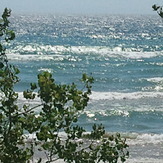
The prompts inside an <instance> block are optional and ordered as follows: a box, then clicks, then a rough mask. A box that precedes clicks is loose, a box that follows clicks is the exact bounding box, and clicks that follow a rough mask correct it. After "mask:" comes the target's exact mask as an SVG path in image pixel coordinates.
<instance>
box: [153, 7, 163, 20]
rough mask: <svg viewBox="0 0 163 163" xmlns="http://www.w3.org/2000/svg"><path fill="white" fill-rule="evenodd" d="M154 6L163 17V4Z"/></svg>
mask: <svg viewBox="0 0 163 163" xmlns="http://www.w3.org/2000/svg"><path fill="white" fill-rule="evenodd" d="M152 8H153V10H154V11H156V12H157V13H158V15H160V17H161V18H163V8H162V6H158V5H153V6H152Z"/></svg>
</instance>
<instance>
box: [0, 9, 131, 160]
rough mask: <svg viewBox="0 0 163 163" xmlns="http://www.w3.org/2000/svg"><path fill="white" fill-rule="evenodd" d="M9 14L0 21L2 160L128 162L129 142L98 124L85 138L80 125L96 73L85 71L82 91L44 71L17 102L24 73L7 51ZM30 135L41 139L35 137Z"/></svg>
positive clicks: (13, 34)
mask: <svg viewBox="0 0 163 163" xmlns="http://www.w3.org/2000/svg"><path fill="white" fill-rule="evenodd" d="M10 15H11V10H9V9H7V8H6V9H5V10H4V13H3V15H2V19H1V20H0V37H1V42H0V124H1V125H0V162H2V163H16V162H17V163H26V162H37V163H41V162H46V163H50V162H55V161H57V160H59V159H62V160H64V161H65V162H68V163H70V162H75V163H96V162H100V161H102V162H109V163H116V162H117V161H118V160H120V161H121V162H125V160H126V158H127V157H128V156H129V152H128V151H127V148H128V145H127V144H126V140H125V139H122V138H121V136H120V135H119V134H116V135H114V136H113V135H110V136H107V137H105V136H104V135H105V129H104V127H103V126H102V125H96V124H95V125H93V127H92V131H91V132H90V133H87V136H84V135H85V129H84V128H82V127H80V126H78V125H77V124H76V122H77V121H78V116H79V115H80V113H81V112H82V111H83V110H84V108H85V107H86V106H87V104H88V101H89V95H90V94H91V88H92V83H93V78H92V77H90V76H87V75H86V74H83V76H82V79H81V81H82V82H83V89H82V90H79V89H78V88H77V86H76V85H75V84H74V83H72V84H70V85H61V84H57V83H56V82H55V80H54V79H53V77H52V74H51V73H49V72H42V73H40V74H39V75H38V82H37V83H31V84H30V88H29V89H28V90H26V91H24V93H23V96H24V98H25V99H26V102H25V104H23V105H22V107H21V106H19V105H18V104H17V101H18V100H19V96H18V93H17V92H15V91H14V85H15V84H17V83H18V82H19V80H20V79H19V77H18V74H19V73H20V71H19V69H18V68H17V67H15V66H14V65H11V64H10V63H9V61H8V59H7V56H6V53H5V50H6V48H5V45H6V43H8V42H10V41H11V40H14V38H15V33H14V32H13V31H12V30H10V29H9V23H10V22H9V20H8V18H9V17H10ZM35 98H39V99H40V104H38V105H35V106H33V105H31V103H30V102H32V101H33V100H35ZM38 109H39V111H38ZM61 132H62V133H64V136H63V135H61V134H60V133H61ZM30 134H33V135H35V137H36V138H34V139H32V140H30V139H29V136H28V135H30ZM38 151H42V152H44V153H45V156H46V157H45V159H42V158H41V157H40V158H36V157H35V154H36V153H37V152H38Z"/></svg>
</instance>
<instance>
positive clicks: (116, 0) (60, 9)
mask: <svg viewBox="0 0 163 163" xmlns="http://www.w3.org/2000/svg"><path fill="white" fill-rule="evenodd" d="M153 4H160V5H163V1H162V0H0V10H1V12H2V10H3V9H4V8H5V7H8V8H11V9H12V12H13V13H52V14H53V13H61V14H154V12H153V11H152V8H151V6H152V5H153Z"/></svg>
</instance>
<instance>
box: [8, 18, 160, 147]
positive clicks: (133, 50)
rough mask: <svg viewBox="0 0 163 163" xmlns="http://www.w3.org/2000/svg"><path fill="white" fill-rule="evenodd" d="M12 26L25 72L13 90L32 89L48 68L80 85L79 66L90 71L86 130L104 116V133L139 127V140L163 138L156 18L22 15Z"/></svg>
mask: <svg viewBox="0 0 163 163" xmlns="http://www.w3.org/2000/svg"><path fill="white" fill-rule="evenodd" d="M11 26H12V28H13V29H14V30H15V32H16V39H15V41H14V42H12V43H11V45H9V46H8V57H9V60H10V62H11V63H14V64H15V65H17V66H18V67H19V68H20V71H21V73H20V79H21V81H20V83H19V84H18V85H16V87H15V89H16V91H18V92H20V94H21V92H22V91H23V90H24V89H27V88H29V83H30V82H36V80H37V74H38V73H39V72H41V71H44V70H45V71H49V72H51V73H53V75H54V78H55V80H56V81H57V82H58V83H63V84H65V83H67V84H70V83H72V82H75V83H77V84H78V85H79V87H81V83H80V80H79V79H80V78H81V76H82V73H87V74H91V75H92V76H93V77H94V79H95V83H94V84H93V89H92V91H93V93H92V95H91V96H90V102H89V105H88V107H87V108H86V110H85V111H84V112H83V113H82V115H81V116H80V118H79V124H81V125H82V126H84V127H86V129H87V130H88V131H89V130H90V129H91V128H90V126H91V125H92V124H94V123H103V124H104V126H105V127H106V131H107V132H121V133H125V134H127V135H128V136H129V135H130V136H131V137H132V134H136V136H134V140H135V139H136V140H137V142H138V143H140V142H141V143H142V142H143V143H148V142H150V143H153V144H157V143H159V144H160V143H161V144H162V143H163V102H162V99H163V22H162V20H161V19H160V18H159V17H155V16H115V15H114V16H101V17H100V16H92V17H91V16H53V15H46V16H43V15H42V16H38V15H22V16H14V17H13V18H12V19H11ZM22 100H23V99H22ZM131 144H132V143H131ZM160 149H161V148H160Z"/></svg>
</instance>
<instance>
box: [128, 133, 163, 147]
mask: <svg viewBox="0 0 163 163" xmlns="http://www.w3.org/2000/svg"><path fill="white" fill-rule="evenodd" d="M131 135H132V134H131ZM133 135H134V138H132V136H131V139H130V138H128V139H127V143H128V144H129V145H138V144H139V145H145V144H162V143H163V134H147V133H144V134H138V133H133Z"/></svg>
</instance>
